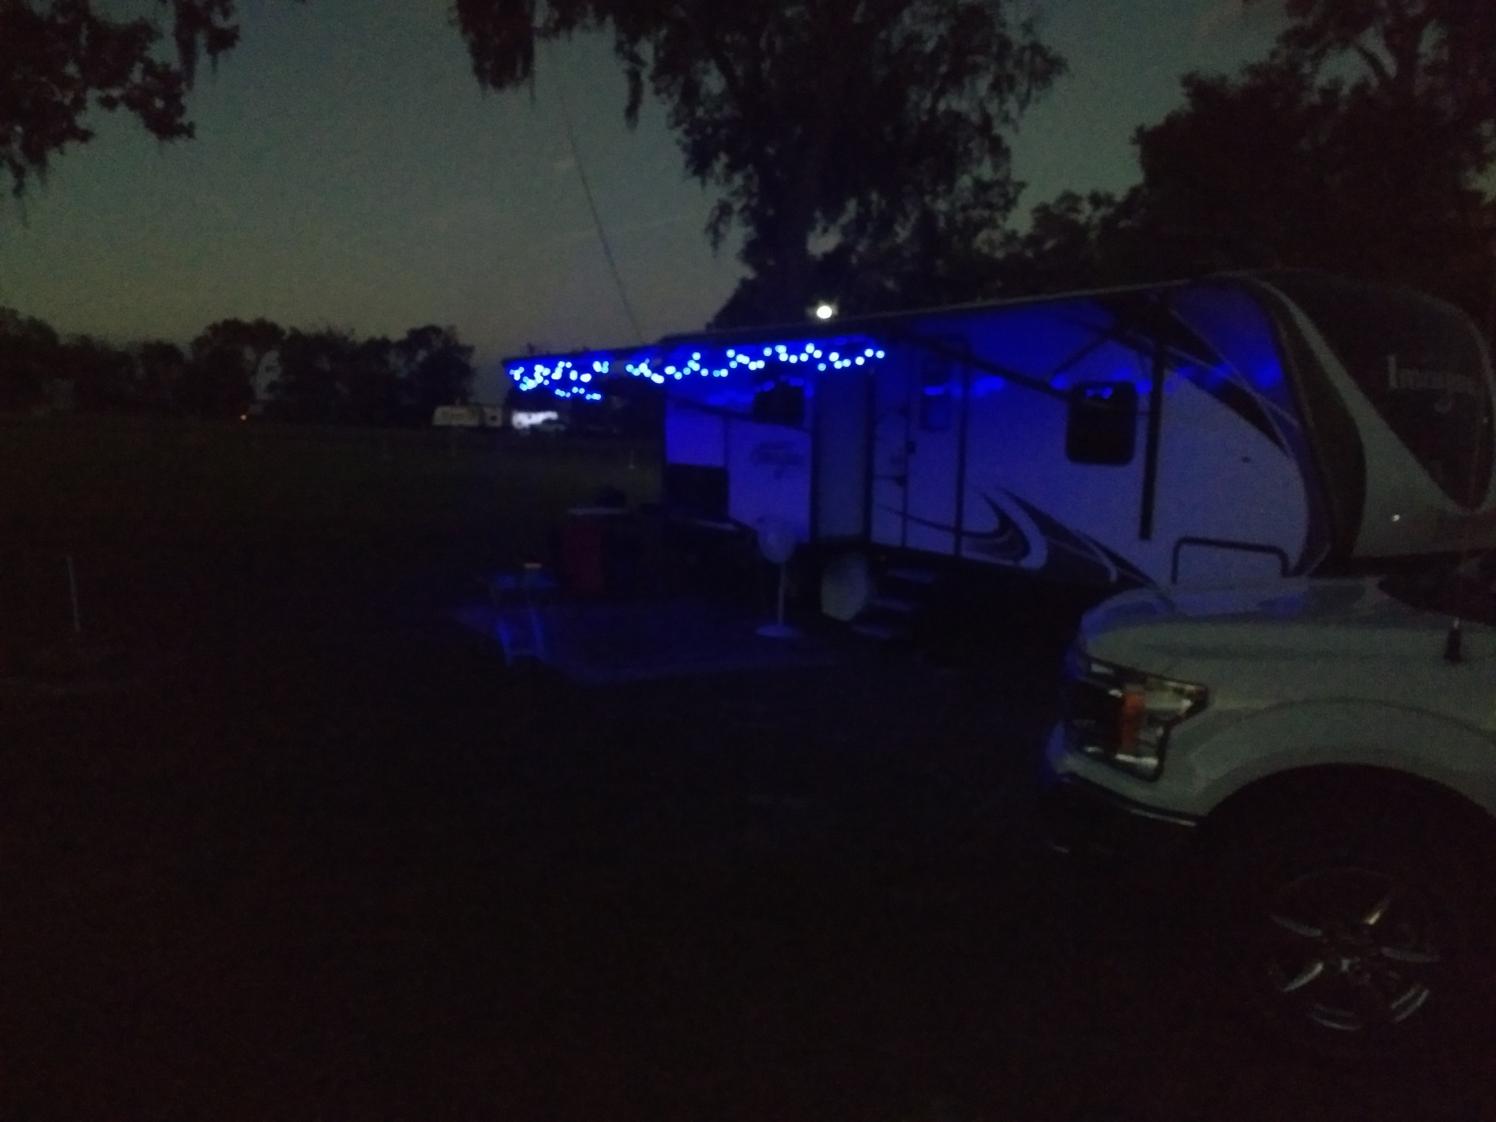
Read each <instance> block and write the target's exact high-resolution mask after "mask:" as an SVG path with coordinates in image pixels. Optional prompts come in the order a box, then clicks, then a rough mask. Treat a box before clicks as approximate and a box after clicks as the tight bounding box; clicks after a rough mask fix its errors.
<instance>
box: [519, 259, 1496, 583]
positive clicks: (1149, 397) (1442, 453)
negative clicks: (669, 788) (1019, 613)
mask: <svg viewBox="0 0 1496 1122" xmlns="http://www.w3.org/2000/svg"><path fill="white" fill-rule="evenodd" d="M506 367H507V370H508V372H509V375H510V377H511V378H512V379H513V381H514V384H515V385H516V386H517V387H518V388H520V389H521V390H524V391H537V390H538V391H544V390H546V389H549V390H550V391H551V392H552V393H553V394H554V395H555V396H556V397H558V398H561V399H570V398H576V399H580V400H583V401H586V400H594V401H595V400H598V399H600V398H601V396H602V395H603V394H604V393H605V392H606V390H607V385H608V383H609V381H610V380H613V379H619V378H626V379H635V380H640V379H642V380H646V381H647V382H649V383H652V384H653V385H654V386H657V387H658V388H659V391H660V392H661V393H662V394H663V395H664V399H665V407H664V417H665V423H664V492H665V493H664V495H663V498H664V500H665V502H666V503H667V504H668V505H671V506H674V507H675V508H677V509H680V510H683V511H687V512H689V513H691V514H693V515H695V516H696V517H698V518H701V519H705V520H714V521H718V522H724V523H735V524H738V525H741V526H743V527H746V528H749V529H752V528H755V527H760V526H762V525H764V524H765V522H766V521H768V522H772V523H774V524H776V525H777V526H786V525H787V526H788V527H789V528H790V530H791V532H792V533H793V534H794V536H795V537H796V539H797V540H798V541H799V542H800V543H802V549H810V550H814V551H816V552H818V553H820V554H821V555H822V556H823V557H824V556H833V555H837V554H841V555H851V556H854V557H855V556H866V555H871V554H878V555H880V556H892V557H896V558H897V557H908V558H909V559H911V560H916V561H918V562H919V563H920V564H923V565H930V566H935V565H937V564H961V565H966V566H1002V567H1006V568H1009V569H1016V570H1021V571H1025V572H1030V573H1035V574H1043V575H1046V576H1049V577H1053V578H1057V579H1060V580H1064V581H1070V582H1085V583H1090V584H1098V585H1102V586H1119V587H1120V586H1128V585H1152V586H1222V585H1234V584H1239V583H1242V582H1246V581H1255V580H1258V579H1261V578H1265V577H1284V576H1298V575H1306V574H1324V573H1332V572H1346V571H1352V570H1355V569H1359V568H1366V567H1369V566H1370V567H1374V566H1376V565H1379V564H1384V563H1388V562H1390V561H1391V560H1392V559H1395V558H1401V557H1410V556H1416V555H1423V554H1434V553H1442V552H1448V551H1453V550H1458V549H1462V548H1473V547H1478V546H1482V545H1488V544H1490V543H1491V542H1492V540H1493V539H1496V504H1493V501H1492V491H1493V488H1492V473H1493V456H1492V423H1491V416H1492V375H1491V369H1490V362H1489V358H1488V355H1487V352H1486V349H1485V345H1484V342H1483V340H1482V338H1481V336H1480V333H1479V331H1478V330H1477V329H1476V327H1475V325H1474V324H1473V323H1472V322H1471V321H1470V319H1469V318H1468V317H1466V316H1465V315H1464V314H1463V313H1461V312H1460V311H1458V310H1456V309H1455V308H1453V307H1450V306H1448V305H1446V304H1444V303H1441V302H1439V301H1437V300H1435V299H1432V298H1430V297H1428V296H1425V295H1422V294H1419V293H1416V292H1412V291H1408V290H1404V289H1400V288H1394V287H1387V286H1381V285H1375V284H1369V283H1364V282H1360V281H1353V280H1346V279H1342V278H1337V277H1331V276H1326V275H1323V274H1319V273H1313V272H1283V273H1262V274H1233V275H1227V276H1220V277H1213V278H1209V279H1204V280H1194V281H1186V282H1179V283H1171V284H1162V285H1156V286H1146V287H1131V288H1119V289H1112V290H1106V291H1096V292H1082V293H1074V294H1064V295H1057V296H1046V297H1043V298H1038V299H1026V300H1015V301H1007V302H1002V303H991V304H982V305H973V306H963V307H954V308H944V309H937V310H928V311H918V312H909V313H903V314H895V315H880V316H874V317H867V318H860V319H853V320H844V321H837V320H832V321H830V322H829V323H824V324H820V323H816V324H812V323H807V324H802V325H795V326H792V327H788V328H780V329H763V330H755V331H748V332H735V333H707V334H699V335H687V336H676V337H672V338H666V339H663V340H661V341H660V342H658V343H656V344H654V345H652V346H646V347H642V348H631V349H624V350H612V351H587V352H578V353H572V354H565V355H549V356H527V357H525V358H519V359H514V360H512V361H510V362H508V363H507V364H506Z"/></svg>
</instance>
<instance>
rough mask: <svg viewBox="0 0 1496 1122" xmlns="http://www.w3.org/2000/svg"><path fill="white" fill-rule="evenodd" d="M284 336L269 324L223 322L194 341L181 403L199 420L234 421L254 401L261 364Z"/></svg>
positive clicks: (274, 326)
mask: <svg viewBox="0 0 1496 1122" xmlns="http://www.w3.org/2000/svg"><path fill="white" fill-rule="evenodd" d="M285 337H286V333H285V330H284V329H283V328H281V327H280V326H278V325H277V324H274V323H271V322H270V321H269V320H264V319H257V320H253V321H245V320H240V319H225V320H219V321H218V322H217V323H213V324H210V325H209V326H208V327H207V328H205V329H204V330H203V332H202V333H201V334H200V335H198V337H197V338H196V339H194V340H193V341H192V347H191V352H192V361H191V363H190V364H189V365H188V368H187V370H186V372H185V374H184V376H183V378H182V381H181V386H180V389H179V391H178V393H177V402H178V404H179V406H180V407H181V408H182V409H183V410H184V411H186V412H188V413H191V414H194V415H196V416H200V417H234V416H237V415H239V414H240V413H242V412H243V411H244V410H246V409H248V408H249V406H250V405H252V404H253V403H254V400H255V388H254V379H255V375H256V373H257V372H258V371H259V370H260V367H261V364H262V363H264V362H265V361H266V359H267V358H268V356H269V355H270V354H271V353H272V352H274V351H276V350H277V349H278V348H279V347H280V346H281V344H282V342H283V340H284V339H285Z"/></svg>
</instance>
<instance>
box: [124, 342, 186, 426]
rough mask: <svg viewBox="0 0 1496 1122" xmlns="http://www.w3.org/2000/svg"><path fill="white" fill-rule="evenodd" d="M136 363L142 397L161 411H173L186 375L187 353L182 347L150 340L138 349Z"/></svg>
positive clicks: (149, 405)
mask: <svg viewBox="0 0 1496 1122" xmlns="http://www.w3.org/2000/svg"><path fill="white" fill-rule="evenodd" d="M135 365H136V369H137V371H138V374H137V377H138V382H139V391H140V396H141V400H142V401H143V402H144V403H145V404H146V405H147V407H149V408H152V409H155V410H158V411H161V412H169V411H171V410H173V409H174V408H175V407H176V403H177V395H178V393H180V391H181V388H182V380H183V379H184V378H185V377H186V375H187V356H186V355H185V354H184V353H183V352H182V348H181V347H179V346H177V345H176V344H175V343H168V342H165V341H164V340H160V339H152V340H149V341H147V342H144V343H142V344H140V346H139V347H138V348H136V351H135Z"/></svg>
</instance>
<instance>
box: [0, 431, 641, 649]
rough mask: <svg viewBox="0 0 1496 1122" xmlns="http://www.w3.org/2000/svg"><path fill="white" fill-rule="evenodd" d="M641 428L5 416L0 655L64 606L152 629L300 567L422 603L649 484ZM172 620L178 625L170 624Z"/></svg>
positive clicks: (291, 582) (129, 631)
mask: <svg viewBox="0 0 1496 1122" xmlns="http://www.w3.org/2000/svg"><path fill="white" fill-rule="evenodd" d="M657 460H658V456H657V452H656V451H655V450H653V449H651V448H650V447H648V446H647V445H643V444H624V443H619V442H603V441H585V440H555V439H549V438H522V437H515V436H514V435H513V434H509V433H492V432H482V431H477V432H468V431H451V430H448V431H435V430H430V431H405V430H388V431H380V430H357V429H332V428H321V429H317V428H299V427H291V426H279V425H268V424H259V423H244V424H227V423H225V424H210V423H202V422H193V421H181V420H168V419H159V418H129V417H90V416H65V417H53V418H40V419H31V418H14V417H12V418H7V419H4V420H3V421H0V480H4V481H5V483H4V486H3V487H0V621H3V627H0V674H3V673H5V672H7V670H13V669H14V668H15V666H16V665H17V663H18V661H19V660H23V659H24V658H25V657H27V656H28V652H30V651H32V650H34V649H36V648H37V647H38V646H41V645H45V644H47V643H50V642H53V641H55V640H57V639H58V638H59V637H60V636H62V635H63V634H65V633H66V632H67V631H68V629H70V628H71V626H72V621H71V607H70V601H69V594H68V584H67V572H66V568H65V564H66V561H65V559H66V558H68V557H71V558H72V559H73V566H74V580H75V584H76V585H77V587H78V589H79V591H80V597H81V602H82V607H83V612H84V623H85V627H86V630H87V631H88V632H89V633H91V634H102V635H104V636H105V637H120V636H123V637H127V638H128V639H129V640H130V641H131V642H136V643H140V642H145V643H148V644H152V645H160V644H161V643H167V644H168V645H169V644H171V643H172V642H174V641H176V642H177V645H178V646H180V645H181V643H180V638H181V636H182V635H183V634H184V633H187V632H191V631H193V630H199V629H201V628H202V627H203V626H207V625H209V624H211V621H212V620H213V619H214V618H216V615H217V614H218V607H221V605H223V604H224V603H227V602H229V601H232V600H234V599H242V598H243V596H244V594H245V592H246V589H247V588H248V587H250V586H254V589H255V592H256V594H257V595H265V594H267V592H268V591H269V590H267V589H265V588H262V587H259V586H261V585H264V584H266V583H267V582H273V583H274V584H276V585H278V586H280V587H281V588H282V589H283V591H284V594H285V595H287V596H294V595H296V584H297V580H298V578H296V577H293V576H288V574H290V573H296V572H301V573H302V574H303V575H305V576H306V577H307V578H308V582H309V583H311V584H316V585H318V586H325V585H327V584H328V583H329V582H328V580H327V579H325V578H326V574H328V573H337V574H339V580H338V582H336V583H341V584H342V585H344V586H346V587H347V588H348V589H349V590H350V591H353V590H356V589H360V588H362V589H364V590H365V591H368V590H370V589H372V588H374V587H376V586H378V587H381V588H384V589H386V590H388V589H390V588H393V587H395V586H396V585H399V586H400V587H401V588H403V590H404V591H403V592H401V593H399V594H402V595H406V596H409V597H410V598H412V600H421V601H422V602H423V603H426V604H428V605H429V604H430V603H431V601H432V598H433V597H440V596H443V595H453V594H456V593H457V592H459V589H458V588H457V587H456V586H457V585H459V584H460V583H461V582H462V581H464V580H467V579H470V578H472V577H474V576H475V575H476V574H477V573H479V572H481V571H483V570H488V571H492V570H495V569H499V568H505V567H510V566H514V565H518V564H519V563H520V562H522V561H524V560H526V559H529V558H534V557H544V556H545V555H546V553H547V550H548V547H549V539H550V535H551V533H552V530H553V528H554V526H555V525H556V523H557V521H558V519H559V517H560V516H561V514H562V512H564V511H565V509H566V508H567V507H569V506H574V505H578V504H586V503H589V502H591V501H592V500H593V498H594V497H595V496H596V495H597V493H598V492H599V490H600V489H601V488H604V487H608V488H615V489H617V490H619V491H622V492H623V493H624V494H625V496H626V497H627V498H628V500H629V501H630V502H639V501H647V500H649V499H651V498H653V497H654V495H655V492H656V488H657V481H658V464H657ZM174 636H175V637H176V638H175V639H174V638H173V637H174Z"/></svg>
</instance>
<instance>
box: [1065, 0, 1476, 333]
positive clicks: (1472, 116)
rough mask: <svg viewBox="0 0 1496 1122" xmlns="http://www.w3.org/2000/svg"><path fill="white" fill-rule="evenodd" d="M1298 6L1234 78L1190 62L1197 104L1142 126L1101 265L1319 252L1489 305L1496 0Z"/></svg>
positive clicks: (1131, 269)
mask: <svg viewBox="0 0 1496 1122" xmlns="http://www.w3.org/2000/svg"><path fill="white" fill-rule="evenodd" d="M1288 10H1289V14H1290V15H1291V16H1292V17H1293V22H1292V23H1291V24H1290V25H1289V27H1288V28H1287V30H1285V32H1284V33H1283V35H1282V36H1281V37H1280V39H1279V42H1278V46H1277V48H1276V50H1275V51H1274V54H1273V56H1272V57H1271V58H1270V59H1268V60H1266V61H1264V62H1259V63H1255V64H1252V65H1250V66H1247V67H1245V68H1244V69H1243V70H1242V71H1241V72H1240V74H1238V75H1237V76H1235V77H1223V76H1207V75H1201V74H1191V75H1188V76H1186V77H1185V78H1184V79H1183V88H1184V93H1185V99H1186V102H1185V105H1184V106H1183V107H1182V108H1180V109H1178V110H1176V111H1175V112H1173V113H1171V114H1169V115H1168V116H1167V117H1166V118H1165V119H1164V120H1163V121H1160V122H1158V123H1157V124H1154V125H1151V126H1147V127H1144V128H1140V129H1139V130H1138V132H1137V134H1136V136H1135V142H1136V144H1137V147H1138V155H1139V161H1140V163H1141V165H1142V170H1143V182H1142V184H1141V185H1140V186H1139V187H1138V188H1136V189H1135V190H1134V191H1133V192H1131V193H1130V194H1129V195H1128V196H1127V197H1126V198H1125V199H1124V200H1122V201H1121V202H1119V203H1117V204H1115V205H1114V206H1113V207H1112V209H1111V212H1110V213H1098V214H1096V215H1095V216H1094V217H1095V218H1096V220H1097V221H1096V226H1095V229H1094V230H1093V233H1095V234H1097V235H1098V237H1099V241H1098V245H1100V246H1101V248H1102V250H1103V252H1102V254H1101V256H1102V257H1103V258H1104V261H1103V262H1102V263H1101V266H1100V268H1101V271H1102V272H1103V273H1105V272H1107V271H1108V270H1110V271H1111V272H1112V273H1113V274H1128V275H1129V279H1147V278H1145V277H1144V276H1142V275H1139V274H1145V273H1146V274H1150V276H1151V277H1157V276H1161V275H1174V276H1177V275H1181V274H1187V273H1196V272H1208V271H1214V270H1220V269H1232V268H1246V267H1263V266H1267V267H1274V266H1312V267H1321V268H1328V269H1333V270H1336V271H1340V272H1346V273H1350V274H1355V275H1361V276H1367V277H1378V278H1383V279H1388V280H1393V281H1397V282H1402V283H1407V284H1411V285H1413V286H1415V287H1419V288H1423V289H1426V290H1428V291H1431V292H1435V293H1438V294H1440V295H1443V296H1445V297H1446V298H1448V299H1451V300H1454V301H1455V302H1456V303H1459V304H1462V305H1463V306H1465V307H1466V308H1467V310H1469V311H1471V312H1474V313H1476V314H1478V315H1480V316H1481V317H1482V318H1484V312H1485V307H1486V303H1487V300H1488V298H1489V297H1488V294H1489V292H1490V286H1491V283H1492V281H1491V276H1492V272H1491V271H1492V258H1491V236H1492V233H1493V232H1496V208H1493V206H1492V201H1491V199H1490V197H1489V191H1488V187H1487V186H1486V184H1485V180H1484V178H1483V177H1485V176H1487V175H1488V174H1489V172H1490V169H1491V168H1492V166H1493V158H1496V101H1493V98H1492V89H1493V84H1496V42H1493V35H1496V7H1492V6H1490V5H1476V4H1464V3H1454V2H1449V3H1445V2H1442V0H1384V2H1381V3H1377V4H1367V3H1362V2H1359V0H1354V2H1353V0H1290V3H1289V5H1288ZM1478 44H1485V46H1484V47H1482V48H1481V49H1476V46H1477V45H1478ZM1140 246H1146V247H1147V252H1146V254H1143V253H1140V252H1139V247H1140ZM1068 248H1073V247H1059V252H1058V255H1059V256H1060V257H1061V258H1063V257H1064V255H1065V252H1068Z"/></svg>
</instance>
